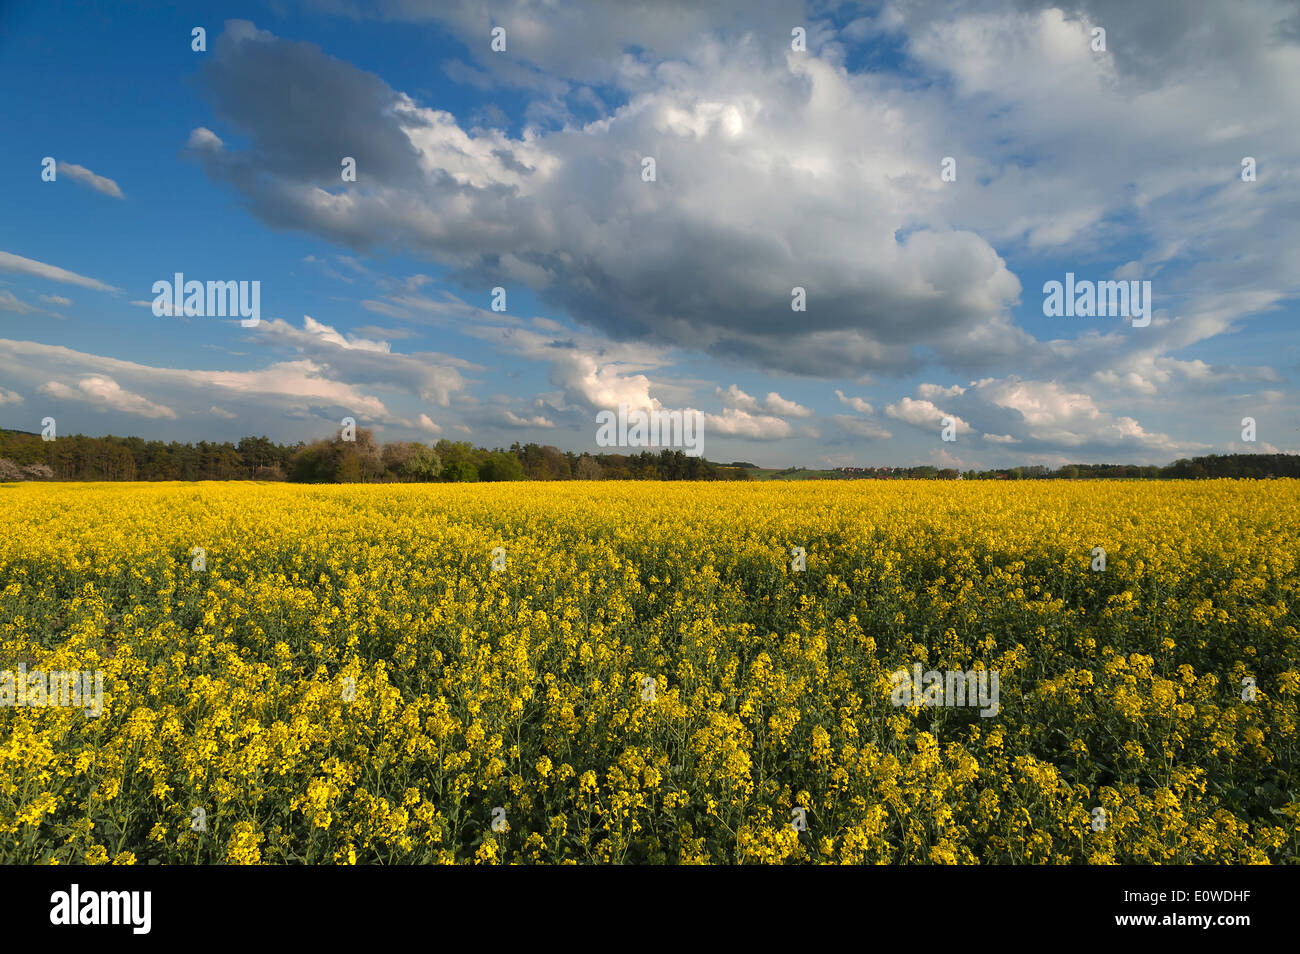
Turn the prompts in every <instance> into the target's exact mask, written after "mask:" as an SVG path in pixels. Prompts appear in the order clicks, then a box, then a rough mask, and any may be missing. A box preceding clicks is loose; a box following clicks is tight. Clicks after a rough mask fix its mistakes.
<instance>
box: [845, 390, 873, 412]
mask: <svg viewBox="0 0 1300 954" xmlns="http://www.w3.org/2000/svg"><path fill="white" fill-rule="evenodd" d="M835 396H836V397H837V398H839V399H840V403H841V404H847V405H848V406H849V407H851V408H853V410H855V411H857V412H858V413H859V414H874V413H875V411H873V410H872V409H871V405H870V404H868V403H867V402H866V401H865V400H863V399H862V398H860V397H850V396H848V395H846V394H845V393H844V392H843V391H841V390H840V389H839V388H836V389H835Z"/></svg>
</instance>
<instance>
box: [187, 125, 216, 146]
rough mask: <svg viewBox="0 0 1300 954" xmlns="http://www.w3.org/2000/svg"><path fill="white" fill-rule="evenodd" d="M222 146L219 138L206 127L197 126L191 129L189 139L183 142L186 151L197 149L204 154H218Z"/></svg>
mask: <svg viewBox="0 0 1300 954" xmlns="http://www.w3.org/2000/svg"><path fill="white" fill-rule="evenodd" d="M223 145H224V143H222V141H221V137H220V136H218V135H217V134H216V133H214V132H213V131H212V130H211V129H208V128H207V127H206V126H198V127H196V128H195V129H193V130H192V131H191V132H190V138H189V139H188V140H186V142H185V146H186V148H187V149H197V150H200V151H205V152H220V151H221V149H222V147H223Z"/></svg>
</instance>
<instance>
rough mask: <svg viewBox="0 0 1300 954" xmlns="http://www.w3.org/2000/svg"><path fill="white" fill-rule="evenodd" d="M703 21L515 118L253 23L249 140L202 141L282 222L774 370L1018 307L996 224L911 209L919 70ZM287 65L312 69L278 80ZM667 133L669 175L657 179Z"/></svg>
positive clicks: (953, 333) (240, 95) (227, 108)
mask: <svg viewBox="0 0 1300 954" xmlns="http://www.w3.org/2000/svg"><path fill="white" fill-rule="evenodd" d="M787 32H788V28H787ZM700 43H701V44H702V46H701V48H700V49H699V50H698V53H697V55H696V56H695V57H694V58H693V59H692V60H690V61H689V62H680V63H677V64H675V67H674V69H673V70H670V71H662V72H661V73H660V74H659V76H658V77H657V79H658V81H659V82H658V83H657V84H656V85H655V86H654V87H653V88H649V89H645V90H643V91H641V92H639V93H637V95H635V96H633V97H632V99H631V100H630V101H629V102H628V103H627V104H626V105H625V106H623V107H621V108H619V109H618V110H616V111H615V112H614V113H613V114H611V115H610V116H609V117H607V118H605V119H602V120H598V121H595V122H593V123H590V124H588V125H586V126H566V127H564V128H563V129H559V130H555V131H552V132H550V133H547V134H542V133H537V134H528V135H524V136H522V137H521V138H518V139H513V138H510V137H508V136H506V135H505V134H504V133H502V132H500V131H498V130H482V129H480V130H475V131H467V130H465V129H463V128H461V127H460V126H459V125H457V123H456V121H455V119H454V118H453V117H452V116H451V115H450V114H449V113H446V112H443V111H440V110H438V109H434V108H427V107H423V106H420V105H418V104H416V103H415V101H413V100H412V99H411V98H410V97H409V96H407V95H406V94H404V93H401V92H399V91H396V90H393V89H391V88H390V87H388V86H387V85H386V84H385V83H384V82H383V81H382V80H381V79H380V78H379V77H377V76H374V75H373V74H369V73H365V72H363V71H361V70H359V69H357V68H355V67H353V66H350V65H348V64H346V63H342V62H340V61H338V60H335V59H332V58H330V57H329V56H327V55H326V54H324V53H323V52H322V51H321V50H320V49H318V48H317V47H315V46H313V45H311V44H307V43H295V42H290V41H287V40H282V39H279V38H275V37H270V36H269V35H267V34H266V33H265V31H257V30H255V29H254V28H252V26H251V25H249V24H240V25H239V26H238V27H236V26H234V25H230V26H228V28H227V31H226V33H224V34H223V35H222V36H221V37H220V38H219V39H218V40H217V42H216V44H215V49H214V53H213V55H212V56H211V57H210V58H209V60H208V62H207V63H206V65H205V74H204V87H205V89H206V90H207V92H208V94H209V96H210V97H211V98H212V100H213V103H214V106H215V108H216V109H217V111H218V113H219V114H222V115H224V116H226V117H228V119H229V121H230V122H231V123H232V124H234V125H236V126H238V127H239V128H240V131H241V133H243V134H244V136H245V137H246V138H247V139H248V141H249V146H248V148H247V149H246V150H232V149H224V150H222V151H220V152H219V153H204V154H202V155H201V156H199V160H200V161H201V162H202V163H203V165H204V168H205V169H206V170H207V172H208V173H209V175H211V176H213V177H214V178H216V179H219V180H222V181H225V182H227V183H229V184H230V185H231V186H232V187H234V188H236V189H238V190H239V191H240V192H241V193H242V194H243V195H244V197H245V199H246V200H247V201H248V203H249V207H250V208H251V209H252V211H253V213H254V214H255V215H257V216H259V217H260V218H262V219H263V220H264V221H266V222H268V223H270V224H274V225H275V226H277V227H291V228H298V229H302V230H304V231H307V232H311V233H313V234H316V235H319V236H321V237H323V238H326V239H328V240H330V241H333V242H335V243H337V244H340V245H344V246H346V247H351V248H358V249H365V248H379V247H390V246H393V245H400V246H402V247H404V248H407V249H410V250H412V251H415V252H418V253H423V254H425V255H427V256H429V257H431V258H435V259H437V260H439V261H442V262H444V263H447V264H449V265H451V266H452V267H453V270H454V271H453V276H452V277H453V279H454V280H457V281H460V282H463V283H466V284H473V285H475V286H479V287H483V286H485V285H486V287H491V285H492V284H495V283H497V282H498V281H502V280H508V281H518V282H523V283H525V284H527V285H529V286H531V287H532V288H533V289H534V291H536V293H537V294H538V295H539V296H541V297H542V299H543V300H544V301H546V302H548V303H550V304H552V305H555V306H559V307H563V308H564V309H565V310H567V311H568V312H569V313H570V314H572V315H573V316H574V317H575V318H577V319H578V320H579V321H582V322H584V323H586V324H588V325H590V326H592V327H594V328H599V329H601V330H603V331H604V332H606V333H607V334H609V335H611V336H612V337H615V338H627V337H633V338H640V339H643V340H646V341H650V342H654V343H659V344H666V345H673V346H677V347H681V348H684V349H690V350H696V351H705V352H709V353H712V354H714V355H716V356H723V357H731V358H736V359H741V360H748V361H750V362H752V363H754V364H756V365H759V366H761V367H766V368H772V369H783V370H789V371H795V372H802V373H808V372H809V371H810V370H812V366H814V365H816V366H817V367H816V370H815V371H814V372H813V373H817V374H823V375H824V374H828V373H832V372H841V373H843V374H845V375H847V374H860V373H863V372H864V371H866V370H868V369H869V368H870V367H880V368H884V367H890V368H892V367H894V366H895V365H896V364H897V363H898V362H905V361H907V360H909V358H910V356H911V350H912V348H913V347H915V346H918V345H921V344H925V345H927V346H928V347H930V348H933V349H937V350H943V349H944V348H945V347H947V343H948V342H949V341H954V342H964V341H966V340H967V339H968V338H969V337H970V335H971V334H972V333H974V332H975V331H976V329H977V328H978V326H979V325H980V324H981V322H985V321H988V320H992V319H996V318H997V317H998V316H1000V315H1002V314H1003V313H1004V312H1005V310H1006V308H1007V306H1008V304H1009V303H1010V302H1011V301H1013V300H1014V299H1015V298H1016V296H1017V295H1018V294H1019V292H1020V284H1019V281H1018V280H1017V279H1016V278H1015V276H1013V275H1012V274H1011V273H1010V272H1009V271H1008V270H1007V268H1006V265H1005V263H1004V262H1003V261H1002V259H1001V258H1000V257H999V256H998V254H997V253H996V252H995V251H994V250H993V248H992V247H990V246H989V244H988V243H987V242H986V241H985V240H983V239H982V238H980V237H979V236H978V235H977V234H975V233H973V232H971V231H959V230H952V229H948V228H943V227H939V228H933V227H921V228H917V227H915V226H912V227H911V228H909V225H910V224H911V221H912V219H913V218H914V215H915V209H916V204H917V201H918V200H920V199H922V198H923V197H924V193H925V190H923V189H920V187H919V186H918V184H917V182H918V181H919V177H920V176H921V174H922V171H923V168H924V171H926V172H928V171H929V169H928V160H927V164H926V166H924V167H922V165H921V164H920V163H921V159H920V157H919V156H918V155H916V149H917V147H918V145H919V143H918V142H916V141H915V140H917V138H918V135H919V136H920V138H922V139H923V138H925V135H926V133H925V132H924V129H923V128H921V129H918V128H915V127H909V126H908V125H907V124H906V123H905V122H904V121H903V115H902V114H901V113H900V112H899V111H898V108H897V107H898V106H899V105H900V104H899V103H898V102H897V100H898V96H899V94H898V92H897V91H896V90H894V89H892V88H889V87H888V86H887V84H882V83H881V81H879V80H877V79H873V78H872V76H871V75H869V74H862V75H856V74H848V73H846V72H844V71H843V70H841V69H837V68H835V66H834V65H833V64H831V63H827V62H822V61H820V60H817V59H815V58H791V60H790V61H789V63H788V64H785V66H784V68H780V69H768V68H765V66H768V65H770V64H768V63H766V62H765V60H766V54H765V53H764V52H763V49H762V48H760V47H759V46H758V45H757V41H756V40H755V39H753V38H749V37H747V38H742V39H741V40H739V41H738V45H736V46H734V47H733V46H731V45H726V44H722V43H719V42H717V41H715V40H709V39H707V38H706V39H705V40H701V41H700ZM284 72H291V73H293V74H294V75H295V76H298V77H299V78H300V82H299V83H296V84H294V86H293V88H292V90H291V89H290V88H289V87H288V86H287V85H285V84H282V83H277V82H274V81H273V78H274V77H275V76H280V75H283V73H284ZM308 91H309V92H308ZM290 97H292V102H291V101H290ZM291 107H292V108H291ZM924 125H925V124H924V123H922V124H921V126H922V127H924ZM359 141H364V142H366V143H367V159H366V163H367V168H366V179H365V181H366V187H365V188H364V189H357V190H346V189H343V188H340V187H338V185H337V180H338V170H337V167H336V166H337V163H336V160H335V159H334V158H333V157H336V156H338V155H347V154H349V151H348V150H349V149H351V148H352V146H351V144H353V143H356V142H359ZM646 141H650V142H654V143H655V144H656V147H655V151H656V158H657V161H658V168H659V170H660V173H659V176H660V179H659V182H657V183H650V184H647V183H642V182H641V181H640V169H641V166H640V158H641V154H642V151H643V147H642V144H643V143H645V142H646ZM845 153H852V154H853V155H855V156H856V157H857V158H856V160H855V162H854V163H852V164H848V165H846V164H845V163H843V162H841V161H839V160H838V158H837V157H838V156H840V155H841V154H845ZM687 170H689V175H688V174H687ZM927 204H928V202H927ZM904 233H905V234H904ZM646 236H652V237H654V236H664V237H667V236H672V239H671V241H665V240H663V239H660V238H652V239H651V240H650V241H646V240H645V237H646ZM792 248H798V249H800V255H799V258H798V260H797V261H794V260H792V259H791V251H790V250H791V249H792ZM557 249H563V250H565V251H564V252H562V253H560V252H557V251H556V250H557ZM665 275H670V276H672V281H667V282H665V281H663V280H662V279H663V276H665ZM796 284H798V285H801V286H803V287H805V288H806V289H807V290H808V300H809V304H808V309H807V311H806V312H805V313H803V314H800V315H799V316H798V319H799V320H798V321H794V320H792V317H793V316H792V314H791V311H790V294H791V288H792V287H793V286H794V285H796Z"/></svg>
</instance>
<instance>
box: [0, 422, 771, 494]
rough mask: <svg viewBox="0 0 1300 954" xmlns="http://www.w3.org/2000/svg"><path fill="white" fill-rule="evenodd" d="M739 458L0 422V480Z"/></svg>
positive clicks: (645, 465)
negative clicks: (66, 431) (224, 436)
mask: <svg viewBox="0 0 1300 954" xmlns="http://www.w3.org/2000/svg"><path fill="white" fill-rule="evenodd" d="M749 477H750V475H749V472H748V471H747V470H745V469H744V468H743V467H736V466H728V465H723V464H716V463H713V462H711V461H708V460H705V459H704V458H702V457H688V456H687V455H686V454H684V453H683V452H682V451H680V450H676V451H674V450H661V451H659V452H657V453H654V452H651V451H642V452H641V453H639V454H574V453H572V452H571V451H561V450H559V449H558V448H555V447H551V446H550V445H539V444H522V445H521V444H519V443H515V444H513V445H512V446H511V447H510V448H509V449H503V448H495V449H492V450H489V449H488V448H485V447H475V446H474V445H473V444H470V443H469V442H468V441H449V440H440V441H438V442H437V443H436V444H423V443H420V442H418V441H391V442H388V443H384V444H381V443H379V442H378V441H376V440H375V437H374V433H373V432H372V431H369V430H367V429H365V428H358V429H357V430H356V433H355V436H354V437H353V439H350V440H344V439H343V436H342V435H341V434H338V435H335V436H333V437H330V438H326V439H322V440H317V441H312V442H311V443H309V444H308V443H303V442H301V441H300V442H298V443H296V444H277V443H276V442H274V441H272V440H270V439H269V438H266V437H245V438H242V439H241V440H240V441H239V442H238V443H231V442H229V441H226V442H223V443H215V442H209V441H199V442H198V443H197V444H195V443H181V442H179V441H167V442H164V441H146V440H144V439H143V438H139V437H115V436H112V435H109V436H107V437H87V436H86V435H84V434H73V435H71V436H62V437H59V438H57V439H56V440H53V441H45V440H42V439H41V436H40V435H39V434H33V433H29V432H26V431H14V430H4V429H0V482H8V481H17V480H42V479H44V480H287V481H292V482H296V483H359V482H366V483H391V482H427V481H439V482H445V483H467V482H474V481H498V480H748V479H749Z"/></svg>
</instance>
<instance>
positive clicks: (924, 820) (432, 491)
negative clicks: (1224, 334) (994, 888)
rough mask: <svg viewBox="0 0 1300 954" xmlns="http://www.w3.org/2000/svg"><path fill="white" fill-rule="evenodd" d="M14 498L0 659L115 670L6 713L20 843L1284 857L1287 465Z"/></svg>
mask: <svg viewBox="0 0 1300 954" xmlns="http://www.w3.org/2000/svg"><path fill="white" fill-rule="evenodd" d="M0 517H2V518H3V529H2V530H0V670H6V671H9V672H11V673H13V672H19V671H20V667H22V668H21V671H24V672H52V671H72V670H75V671H96V670H98V671H100V672H102V674H103V680H104V681H103V709H102V712H101V713H100V714H99V715H98V717H95V716H93V714H91V713H89V712H87V711H85V710H84V709H82V708H76V707H74V706H51V705H31V704H29V705H17V704H13V703H12V702H11V703H10V704H7V705H5V706H4V707H3V708H0V861H3V862H10V863H13V862H19V863H32V862H36V863H59V864H69V863H109V862H112V863H128V864H129V863H141V864H143V863H147V862H151V861H160V862H164V863H195V862H198V863H224V862H229V863H251V862H269V863H299V862H307V863H322V862H323V863H333V862H339V863H352V862H356V863H373V862H380V863H390V862H391V863H400V862H407V863H409V862H416V863H420V862H471V863H472V862H524V863H528V862H540V863H572V862H578V863H582V862H597V863H614V862H652V863H663V862H666V863H740V862H791V863H801V862H830V863H843V862H848V863H872V864H876V863H981V864H993V863H1014V862H1031V863H1102V864H1109V863H1188V862H1211V863H1242V862H1249V863H1269V862H1296V861H1300V841H1298V829H1300V801H1298V800H1297V796H1296V792H1295V772H1296V748H1297V694H1298V693H1300V642H1298V639H1297V627H1298V626H1300V622H1298V620H1300V616H1298V614H1297V607H1298V606H1300V570H1298V567H1297V560H1298V559H1300V483H1298V482H1295V481H1261V482H1248V481H1202V482H1168V483H1140V482H1086V483H1061V482H1047V481H1044V482H1034V483H1028V482H1023V483H1022V482H979V481H969V482H936V481H927V482H903V481H899V482H870V481H864V482H824V483H807V482H805V483H769V484H759V485H744V484H732V483H717V484H691V483H612V482H603V483H580V482H574V483H568V482H566V483H515V484H468V485H465V484H450V485H382V486H359V485H352V486H322V487H305V486H291V485H284V484H253V483H201V484H176V483H171V484H52V483H32V484H22V485H15V486H0ZM795 548H803V549H802V551H796V549H795ZM1095 548H1102V549H1103V550H1104V551H1105V554H1104V559H1105V568H1104V569H1094V566H1096V565H1098V564H1097V561H1098V556H1097V553H1098V551H1096V550H1095ZM799 552H802V554H803V557H802V563H801V562H800V557H799V555H798V554H799ZM916 664H920V666H921V668H923V669H924V670H927V671H929V670H939V671H944V670H948V671H951V670H956V671H959V672H960V671H972V670H973V671H978V672H982V673H984V675H986V676H987V675H988V674H989V673H996V674H997V675H998V680H999V681H998V686H999V691H1000V700H999V706H998V710H997V713H996V715H987V714H982V713H981V711H980V710H978V709H976V708H972V707H969V706H967V707H962V706H938V705H922V704H919V702H920V701H921V700H919V699H916V700H913V701H912V703H911V704H896V702H897V699H896V698H895V697H894V695H893V693H894V690H895V686H894V681H893V679H892V678H891V674H893V673H895V672H897V671H899V670H906V671H908V672H910V671H911V670H912V669H913V667H914V666H915V665H916ZM13 684H14V683H13V681H12V679H11V681H10V685H11V686H12V685H13ZM1098 810H1100V811H1098Z"/></svg>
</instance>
